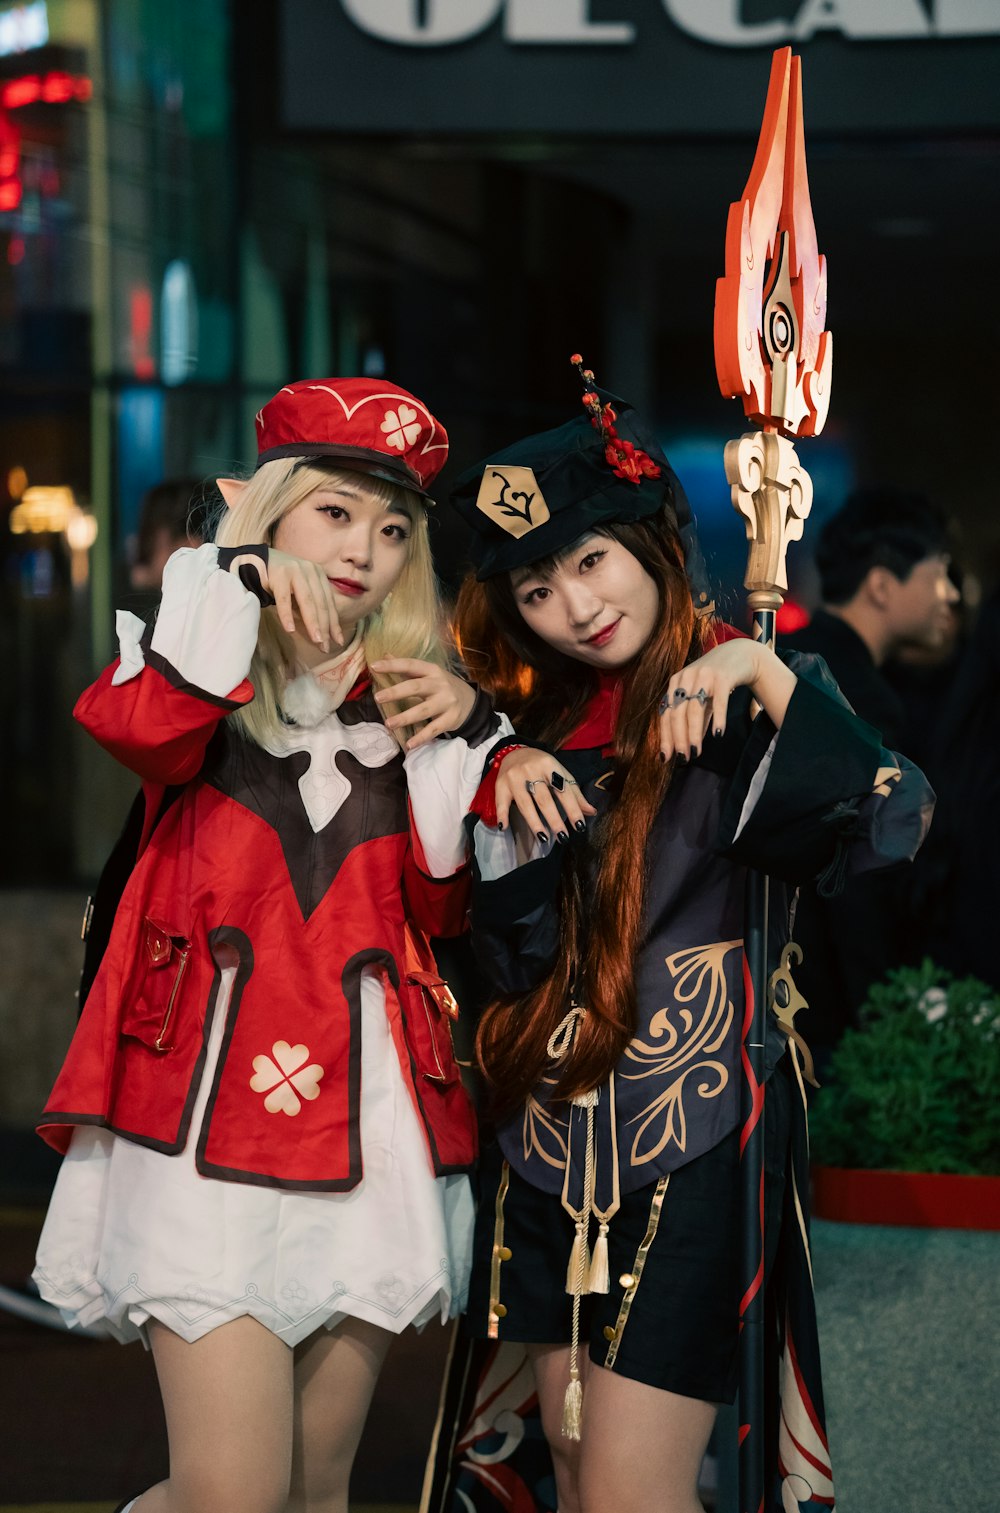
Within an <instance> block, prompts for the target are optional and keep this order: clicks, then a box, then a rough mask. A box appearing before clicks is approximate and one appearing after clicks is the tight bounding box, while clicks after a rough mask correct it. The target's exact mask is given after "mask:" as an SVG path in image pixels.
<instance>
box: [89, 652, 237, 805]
mask: <svg viewBox="0 0 1000 1513" xmlns="http://www.w3.org/2000/svg"><path fill="white" fill-rule="evenodd" d="M118 665H119V664H118V663H117V662H114V663H112V665H111V666H110V667H107V668H105V670H104V672H102V674H101V676H100V677H99V678H98V680H97V682H96V683H93V684H91V686H90V687H89V688H88V689H86V690H85V692H84V693H82V694H81V695H80V697H79V699H78V700H77V703H76V708H75V709H74V710H73V715H74V718H75V719H77V720H79V721H80V724H81V725H82V726H83V727H84V729H85V730H87V731H88V732H89V733H90V735H92V736H93V737H94V740H95V741H97V742H98V744H99V745H101V746H103V747H104V749H105V751H109V752H110V753H111V755H112V756H113V757H115V758H116V759H117V760H118V761H119V762H121V763H122V765H123V766H125V767H128V768H129V769H130V771H132V772H135V773H137V774H138V775H139V777H141V778H142V779H143V780H144V781H146V782H149V783H165V784H173V783H186V782H189V781H190V779H191V778H193V777H194V776H195V775H196V774H197V773H198V771H199V769H200V767H201V764H202V762H203V760H204V756H205V748H206V747H207V745H208V743H209V741H210V740H211V738H212V735H213V734H214V732H215V729H216V727H217V725H218V723H219V721H220V720H222V719H224V718H225V716H226V715H227V714H230V713H231V712H232V711H233V710H234V709H239V708H240V707H241V706H242V705H244V704H249V703H250V701H251V699H252V698H253V685H252V684H251V683H250V681H249V680H248V679H244V681H243V682H242V683H241V684H240V685H239V687H238V688H236V689H234V691H233V693H232V694H231V695H230V696H229V697H228V698H226V699H220V698H217V697H216V696H215V695H214V694H209V693H205V692H204V691H203V690H201V689H198V688H195V687H194V685H193V684H191V683H185V682H183V681H182V680H181V679H180V677H179V676H178V674H177V673H176V672H175V671H174V670H173V668H171V667H170V666H169V664H168V663H166V662H164V663H163V664H162V666H161V667H157V666H155V665H152V658H151V656H150V654H149V653H148V652H147V661H146V665H145V666H144V667H143V669H142V671H141V672H140V673H138V674H137V675H136V676H135V677H134V678H129V679H128V681H127V682H125V683H120V684H118V685H117V687H116V686H115V685H114V684H113V683H112V681H111V680H112V678H113V677H114V674H115V671H116V669H117V667H118Z"/></svg>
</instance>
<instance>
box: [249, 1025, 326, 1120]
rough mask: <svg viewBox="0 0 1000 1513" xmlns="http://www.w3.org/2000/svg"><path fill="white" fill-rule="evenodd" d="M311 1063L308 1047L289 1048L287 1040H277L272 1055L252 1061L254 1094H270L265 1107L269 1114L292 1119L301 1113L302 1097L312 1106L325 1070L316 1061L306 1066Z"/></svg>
mask: <svg viewBox="0 0 1000 1513" xmlns="http://www.w3.org/2000/svg"><path fill="white" fill-rule="evenodd" d="M272 1058H273V1059H272ZM308 1061H309V1047H308V1046H305V1045H289V1044H288V1041H287V1040H276V1041H275V1042H274V1045H272V1047H271V1055H270V1056H255V1057H254V1058H253V1071H254V1075H253V1076H252V1077H251V1078H250V1086H251V1088H252V1089H253V1091H254V1092H255V1093H266V1094H267V1097H266V1098H265V1099H264V1107H265V1108H266V1109H267V1112H268V1113H269V1114H288V1116H289V1117H290V1118H292V1117H294V1116H295V1115H296V1114H298V1113H300V1112H301V1110H302V1102H301V1100H302V1099H303V1098H304V1099H305V1100H306V1102H307V1103H311V1102H312V1101H313V1099H314V1098H318V1097H319V1094H320V1086H319V1084H320V1078H321V1077H322V1076H323V1068H322V1067H321V1066H320V1065H319V1063H318V1062H315V1061H314V1062H312V1063H311V1065H308V1066H307V1065H306V1063H307V1062H308Z"/></svg>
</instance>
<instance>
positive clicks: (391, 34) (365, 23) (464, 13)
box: [341, 0, 503, 47]
mask: <svg viewBox="0 0 1000 1513" xmlns="http://www.w3.org/2000/svg"><path fill="white" fill-rule="evenodd" d="M341 4H342V5H343V7H344V10H345V11H346V12H347V14H348V16H349V17H350V19H351V20H352V21H353V22H354V24H355V26H359V27H360V28H361V30H362V31H363V32H368V33H369V34H370V35H371V36H373V37H381V38H382V40H383V42H398V43H402V45H403V46H404V47H441V46H442V45H444V44H445V43H448V42H465V41H467V40H468V38H469V37H475V36H476V35H477V33H479V32H481V31H485V30H486V28H487V27H488V26H489V25H490V23H491V22H492V21H495V20H496V18H497V16H498V15H499V14H500V11H501V9H502V7H503V0H424V6H423V10H424V18H423V20H421V19H420V15H419V10H420V7H419V6H418V3H417V0H341Z"/></svg>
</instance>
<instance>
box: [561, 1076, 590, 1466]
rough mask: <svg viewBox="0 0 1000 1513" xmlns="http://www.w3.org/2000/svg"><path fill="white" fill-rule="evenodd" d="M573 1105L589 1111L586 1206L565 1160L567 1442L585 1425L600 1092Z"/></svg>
mask: <svg viewBox="0 0 1000 1513" xmlns="http://www.w3.org/2000/svg"><path fill="white" fill-rule="evenodd" d="M573 1103H574V1106H575V1107H577V1108H581V1107H583V1108H585V1109H586V1110H587V1145H586V1152H585V1156H584V1167H583V1206H582V1207H581V1208H580V1209H579V1210H574V1209H572V1208H571V1207H570V1205H569V1200H568V1188H569V1175H570V1164H571V1163H570V1160H569V1156H568V1155H567V1159H566V1176H565V1179H564V1182H563V1207H564V1208H566V1210H567V1211H568V1212H569V1213H570V1214H571V1215H572V1217H573V1219H574V1221H575V1223H576V1236H575V1238H574V1240H573V1249H572V1251H571V1252H570V1267H569V1268H568V1274H567V1277H566V1290H567V1292H569V1293H570V1294H571V1295H572V1298H573V1333H572V1337H571V1339H570V1347H569V1385H568V1387H567V1388H566V1396H565V1398H564V1399H563V1420H562V1432H563V1434H564V1435H565V1436H566V1438H567V1439H574V1440H578V1439H579V1438H580V1428H581V1424H582V1422H583V1383H582V1382H581V1380H580V1301H581V1299H582V1297H583V1294H584V1293H585V1292H589V1291H590V1258H589V1256H588V1255H587V1226H588V1224H589V1222H590V1210H591V1208H592V1207H593V1202H594V1110H595V1109H596V1107H597V1089H596V1088H594V1089H592V1090H591V1091H590V1092H589V1093H580V1094H578V1095H577V1097H576V1098H574V1099H573Z"/></svg>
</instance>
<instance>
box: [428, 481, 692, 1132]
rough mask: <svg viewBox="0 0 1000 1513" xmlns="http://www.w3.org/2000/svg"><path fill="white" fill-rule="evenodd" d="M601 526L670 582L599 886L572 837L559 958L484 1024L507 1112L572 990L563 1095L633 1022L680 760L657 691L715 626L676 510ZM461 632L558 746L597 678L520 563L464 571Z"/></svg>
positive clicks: (535, 728)
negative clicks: (663, 830) (673, 755)
mask: <svg viewBox="0 0 1000 1513" xmlns="http://www.w3.org/2000/svg"><path fill="white" fill-rule="evenodd" d="M599 534H601V535H606V536H610V537H612V538H613V539H614V540H615V541H618V542H620V543H621V545H622V546H624V547H625V548H626V549H627V550H628V551H629V552H631V553H632V555H633V556H634V557H636V558H637V559H638V560H639V562H641V563H642V566H643V567H644V568H645V570H646V572H648V573H649V575H650V577H651V578H652V579H653V581H654V582H655V584H656V586H657V589H658V590H659V596H660V607H661V613H660V616H659V618H658V620H657V623H656V626H655V628H654V630H653V634H652V635H651V636H650V638H649V640H648V642H647V643H646V645H645V646H644V647H643V649H642V651H641V653H640V654H639V656H638V657H637V658H636V660H635V661H634V662H633V663H632V664H631V666H630V667H628V668H627V669H626V670H625V672H624V673H623V677H622V701H621V708H620V711H619V714H618V719H617V724H616V728H615V736H614V745H615V755H616V763H617V770H618V774H619V778H618V788H617V790H616V796H615V798H614V800H613V802H612V804H611V806H610V808H609V810H608V811H607V813H606V814H605V815H604V816H603V818H602V819H601V820H600V822H599V823H598V824H597V825H596V826H595V829H594V841H595V844H596V847H597V851H598V867H597V880H596V888H595V889H593V890H592V891H591V890H590V888H589V883H587V881H586V879H585V878H584V876H583V870H582V860H581V858H580V857H579V855H578V853H577V851H576V849H575V848H572V849H571V851H570V855H569V856H568V857H567V858H566V867H565V870H564V874H563V883H562V893H561V900H560V910H561V921H560V923H561V931H560V950H559V956H558V958H557V960H556V963H555V966H554V967H553V968H552V971H551V972H550V973H549V975H548V976H547V977H546V978H545V979H544V980H543V981H542V982H541V983H539V985H538V986H537V987H536V988H534V989H533V990H532V991H531V992H530V993H528V994H526V995H519V996H516V997H515V996H507V997H503V998H500V999H498V1000H497V1001H496V1002H495V1003H493V1004H491V1005H490V1006H489V1007H488V1008H487V1010H486V1012H485V1014H484V1015H483V1018H482V1020H481V1021H480V1026H479V1032H478V1035H477V1042H476V1043H477V1052H478V1056H479V1061H480V1065H481V1066H482V1068H483V1072H484V1074H485V1076H486V1078H487V1080H488V1081H489V1083H490V1085H491V1088H492V1091H493V1094H494V1104H495V1108H496V1111H497V1112H498V1113H503V1112H505V1111H509V1110H511V1109H513V1108H515V1107H517V1106H518V1105H520V1104H521V1103H523V1102H524V1101H525V1099H526V1098H527V1097H528V1095H529V1093H530V1092H531V1091H532V1089H533V1088H535V1087H536V1086H537V1085H538V1082H539V1081H540V1079H541V1077H542V1075H543V1073H544V1072H545V1070H546V1067H547V1065H548V1062H549V1059H550V1058H549V1054H548V1043H549V1039H550V1037H551V1035H552V1033H553V1031H554V1030H555V1029H556V1027H557V1026H558V1024H559V1023H560V1021H561V1020H562V1019H563V1017H564V1015H565V1014H566V1012H567V1009H568V1008H569V1005H570V1000H571V995H573V994H574V993H575V994H576V995H577V996H578V997H579V1001H580V1002H582V1003H583V1004H585V1006H586V1008H587V1011H588V1012H587V1014H586V1017H585V1018H584V1019H583V1020H581V1021H580V1022H579V1024H578V1028H577V1033H576V1036H575V1039H574V1042H573V1046H572V1050H571V1051H570V1053H569V1055H568V1057H567V1058H566V1061H565V1063H564V1064H563V1067H562V1070H561V1073H560V1076H559V1078H558V1081H557V1082H556V1085H555V1096H556V1097H559V1098H571V1097H573V1096H574V1095H575V1094H577V1093H582V1092H586V1091H588V1090H589V1089H590V1088H593V1087H597V1086H598V1085H599V1084H600V1083H601V1082H603V1081H604V1079H605V1078H606V1077H607V1075H608V1073H609V1072H610V1071H611V1069H612V1067H613V1066H614V1065H615V1063H616V1062H617V1061H618V1059H619V1057H620V1056H621V1054H622V1052H623V1051H624V1049H625V1047H626V1046H627V1044H628V1042H629V1041H630V1039H631V1038H632V1036H633V1034H634V1033H635V1024H636V1000H635V981H634V963H635V954H636V950H637V948H638V945H639V935H640V931H641V929H642V923H643V915H644V904H645V895H646V846H647V842H648V837H649V831H650V827H651V826H652V823H653V820H654V819H655V817H656V815H657V812H658V811H659V808H660V806H661V804H662V803H663V798H664V795H665V794H666V791H667V788H668V786H669V783H670V778H671V775H672V771H673V764H672V763H670V764H664V763H662V762H661V761H660V760H659V719H658V709H659V702H660V699H661V698H662V696H663V692H664V690H665V688H666V686H667V682H668V680H669V678H670V677H671V676H672V675H673V673H675V672H678V671H679V670H680V669H681V668H682V667H683V666H684V665H685V664H686V663H687V662H688V661H690V660H691V657H692V655H695V654H697V652H699V651H700V649H701V645H702V637H703V633H704V623H703V622H699V621H698V620H697V619H696V617H695V613H694V607H693V605H692V602H691V590H690V586H689V584H688V581H687V577H686V576H685V572H684V553H683V548H682V546H681V542H680V538H679V536H678V534H677V529H676V526H675V524H674V521H673V515H672V512H668V510H666V509H664V510H663V511H661V513H660V514H658V515H654V516H652V517H650V518H649V519H646V520H641V521H637V522H636V523H634V524H622V523H615V524H611V525H608V526H604V527H602V528H601V530H600V533H599ZM563 555H565V553H560V554H558V555H557V556H555V557H550V558H547V559H545V560H544V561H542V562H540V563H537V564H535V567H536V570H537V571H538V572H540V573H541V574H543V575H544V574H545V573H547V572H551V571H552V570H553V569H554V567H555V565H556V563H557V562H558V560H559V557H561V556H563ZM456 638H457V640H458V643H459V646H460V649H461V652H462V656H463V658H464V659H465V662H466V665H467V667H468V668H469V670H470V672H471V674H472V676H473V677H474V678H475V679H476V681H477V682H478V683H479V684H480V685H481V686H482V687H485V688H486V689H487V690H488V691H489V692H490V693H491V694H492V695H493V697H494V699H495V701H496V704H497V707H498V708H499V709H502V710H504V711H505V712H506V713H507V714H508V715H509V716H510V718H511V721H512V722H513V725H514V727H515V729H516V730H517V732H518V734H519V736H521V737H522V739H525V740H529V741H530V740H536V741H538V742H540V743H541V744H542V745H545V746H551V747H554V748H555V747H558V746H559V745H560V744H561V743H562V742H563V741H564V740H565V739H566V737H567V736H568V735H569V734H570V732H571V731H572V730H573V729H574V728H575V727H576V726H577V725H578V724H579V723H580V719H581V717H582V715H583V712H584V710H585V708H586V706H587V703H588V701H589V700H590V698H591V696H592V695H593V693H594V692H595V691H596V688H597V675H596V673H595V672H594V671H593V670H592V669H591V668H588V667H586V666H585V665H584V664H583V663H581V662H578V661H576V660H575V659H573V658H572V657H566V656H563V655H562V654H561V653H559V652H557V651H555V650H554V649H553V648H552V647H551V646H549V645H548V644H547V643H546V642H544V641H542V640H541V639H540V637H538V636H536V635H535V634H534V632H533V631H532V630H530V629H529V627H528V626H527V624H526V623H525V621H524V619H523V618H522V616H521V614H520V611H519V610H518V607H517V603H516V600H515V598H514V593H513V590H512V588H511V584H510V577H509V574H507V573H502V574H499V575H497V576H496V577H495V578H489V579H487V580H486V581H485V582H484V583H477V582H476V581H475V580H474V579H472V578H467V579H466V581H465V583H464V584H463V585H462V589H461V592H460V594H459V598H458V605H457V609H456ZM588 892H591V896H590V898H589V899H588V903H587V906H586V912H584V903H583V899H584V897H585V896H586V894H587V893H588Z"/></svg>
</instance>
